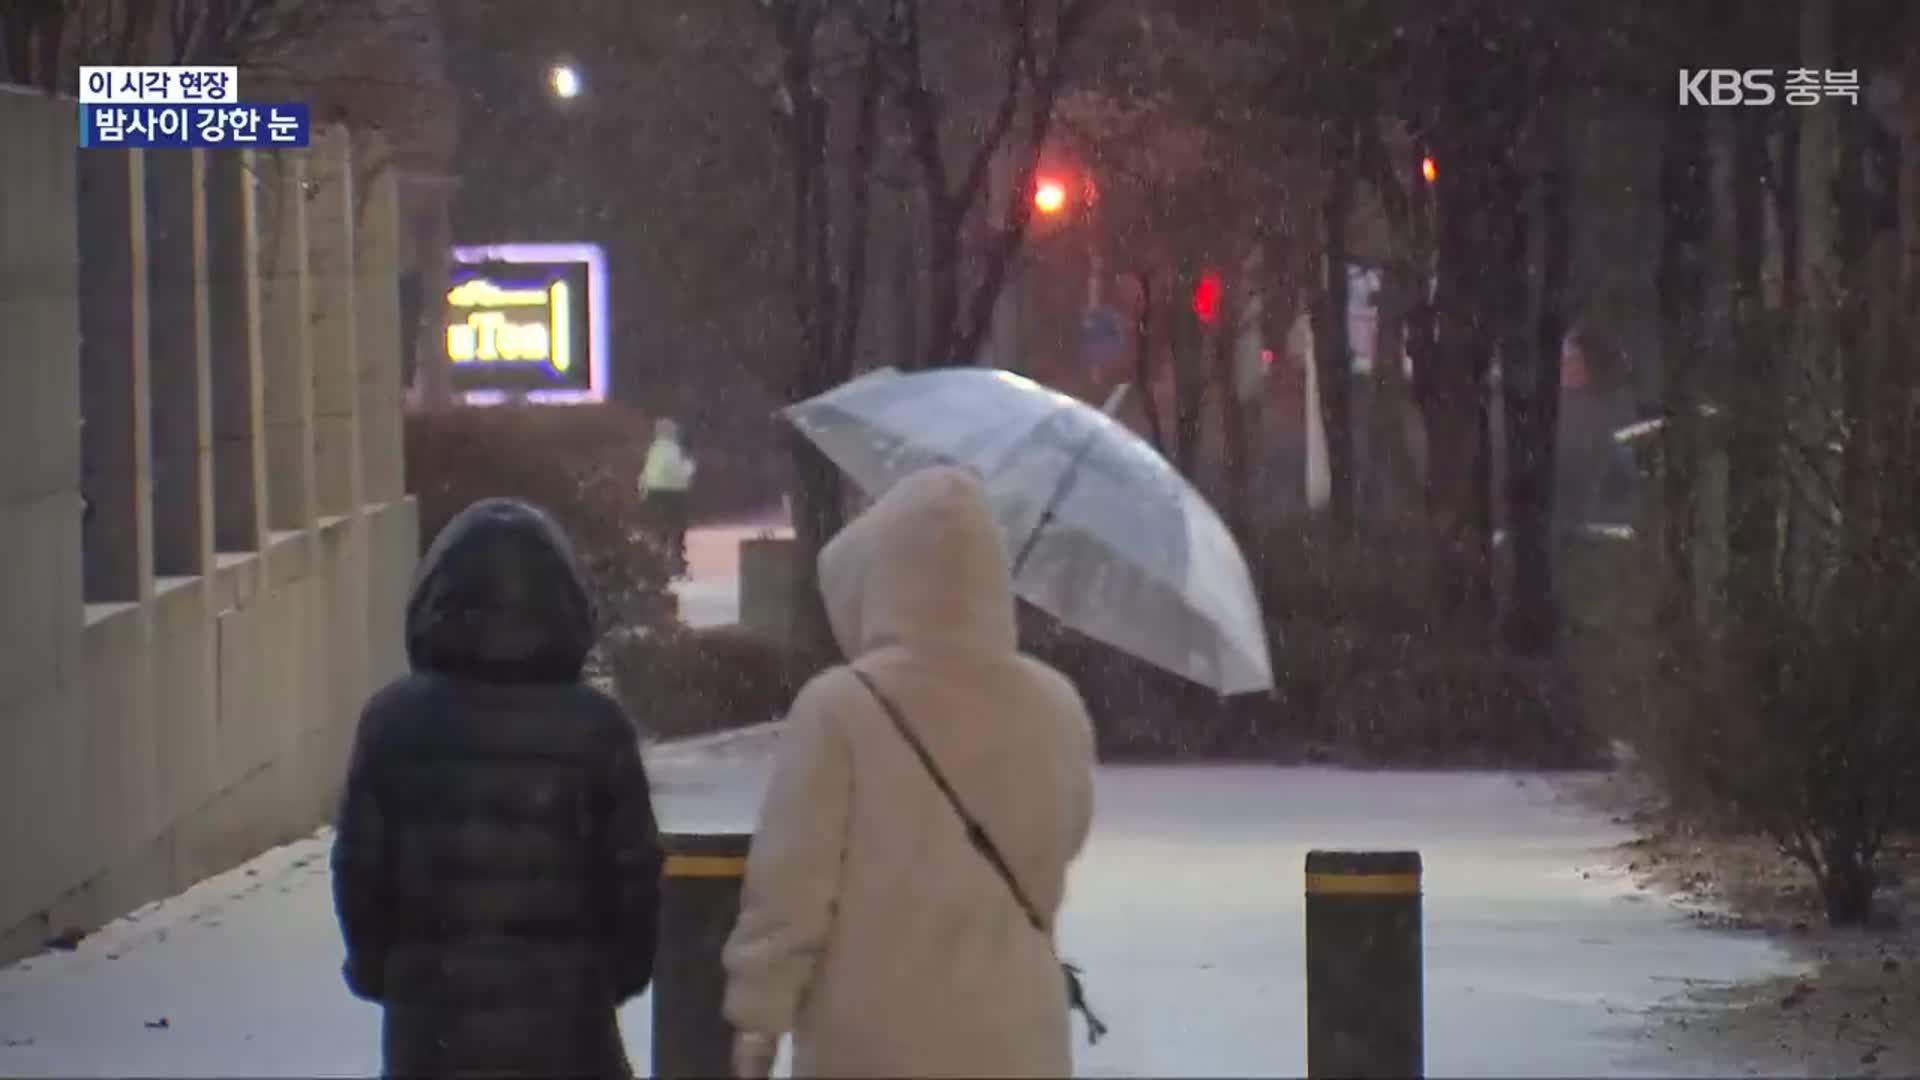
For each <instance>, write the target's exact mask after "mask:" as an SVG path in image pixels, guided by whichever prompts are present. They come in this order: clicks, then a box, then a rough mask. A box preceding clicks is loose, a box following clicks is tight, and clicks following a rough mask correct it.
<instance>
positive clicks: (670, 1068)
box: [653, 833, 752, 1080]
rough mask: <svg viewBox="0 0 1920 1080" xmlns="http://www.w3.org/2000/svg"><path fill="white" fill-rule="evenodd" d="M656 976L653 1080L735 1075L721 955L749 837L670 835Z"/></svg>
mask: <svg viewBox="0 0 1920 1080" xmlns="http://www.w3.org/2000/svg"><path fill="white" fill-rule="evenodd" d="M662 840H663V841H664V843H665V846H666V851H667V860H666V868H665V880H664V881H663V882H662V884H661V896H660V950H659V954H658V958H657V959H656V961H655V963H654V979H653V1075H654V1076H655V1077H657V1078H660V1080H691V1078H693V1077H715V1076H731V1075H733V1062H732V1060H731V1058H732V1048H733V1028H732V1027H731V1026H729V1025H728V1024H727V1021H726V1017H725V1016H723V1015H722V1014H721V1011H720V1008H721V1002H722V999H723V998H724V996H725V993H726V983H727V977H726V972H725V971H724V970H723V969H722V968H721V966H720V950H721V948H722V947H723V946H724V945H725V944H726V941H727V935H728V934H729V933H731V932H732V931H733V923H734V920H735V919H736V918H737V917H738V916H739V914H740V886H741V883H742V881H743V880H744V879H745V877H746V872H747V845H748V843H749V842H750V841H751V840H752V837H751V836H750V835H748V834H745V833H668V834H666V835H665V836H663V837H662Z"/></svg>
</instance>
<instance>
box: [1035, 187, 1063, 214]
mask: <svg viewBox="0 0 1920 1080" xmlns="http://www.w3.org/2000/svg"><path fill="white" fill-rule="evenodd" d="M1066 205H1067V188H1066V185H1065V184H1062V183H1061V182H1060V181H1058V180H1054V179H1052V178H1048V179H1045V180H1042V181H1040V184H1039V186H1038V187H1036V188H1034V189H1033V208H1034V209H1035V210H1038V211H1040V212H1041V213H1043V214H1049V215H1051V214H1057V213H1059V212H1060V211H1061V210H1063V209H1065V208H1066Z"/></svg>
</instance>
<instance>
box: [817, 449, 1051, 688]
mask: <svg viewBox="0 0 1920 1080" xmlns="http://www.w3.org/2000/svg"><path fill="white" fill-rule="evenodd" d="M819 571H820V594H821V598H822V599H823V600H824V601H825V603H826V608H827V618H828V620H829V621H830V622H831V623H832V626H833V636H834V638H835V639H836V640H837V641H838V642H839V644H840V651H841V652H842V653H843V654H844V655H845V656H846V657H847V659H849V660H852V659H855V658H857V657H860V656H862V655H865V654H866V653H869V652H872V651H874V650H876V649H880V648H885V647H887V646H890V645H904V646H908V647H911V648H917V649H930V650H939V651H954V650H959V651H967V652H1013V651H1015V649H1016V648H1017V647H1018V644H1017V643H1018V632H1017V630H1016V628H1015V622H1014V600H1013V578H1012V573H1011V560H1010V559H1009V558H1008V555H1007V546H1006V541H1005V539H1004V538H1003V536H1002V535H1001V532H1000V527H999V525H998V524H997V523H996V522H995V521H994V518H993V511H992V509H991V508H990V507H989V506H988V504H987V496H986V490H985V489H984V488H983V487H982V486H981V484H980V480H979V478H978V477H976V476H975V475H974V474H973V473H972V472H971V471H969V470H967V469H964V468H958V467H954V466H944V465H943V466H935V467H933V468H928V469H922V470H920V471H919V472H916V473H913V474H911V475H909V476H907V477H906V478H905V479H903V480H901V481H900V482H899V483H897V484H895V485H894V486H893V487H892V488H891V489H889V490H888V491H887V493H886V494H885V495H883V496H881V497H880V499H879V500H878V501H877V502H875V503H874V504H873V505H872V506H870V507H868V508H867V510H866V511H865V512H864V513H862V514H861V515H860V516H859V517H856V518H855V519H854V520H853V521H852V522H850V523H848V525H847V527H846V528H844V529H842V530H840V533H839V535H837V536H835V537H834V538H833V540H832V541H831V542H830V543H828V544H827V546H826V547H825V548H824V549H823V550H822V551H821V552H820V562H819Z"/></svg>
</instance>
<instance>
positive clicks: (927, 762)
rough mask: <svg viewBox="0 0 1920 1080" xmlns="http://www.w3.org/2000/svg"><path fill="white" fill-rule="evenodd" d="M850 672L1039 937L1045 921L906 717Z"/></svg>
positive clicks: (867, 679)
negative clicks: (943, 800)
mask: <svg viewBox="0 0 1920 1080" xmlns="http://www.w3.org/2000/svg"><path fill="white" fill-rule="evenodd" d="M850 670H851V671H852V672H853V675H854V678H856V679H859V680H860V682H861V684H862V685H864V686H865V687H866V688H867V692H868V693H870V694H872V695H873V699H874V700H875V701H877V702H879V703H880V708H881V711H883V712H885V713H886V714H887V719H889V720H892V721H893V726H894V728H895V729H896V730H898V731H899V732H900V737H901V738H902V739H905V740H906V743H907V745H908V746H910V747H912V748H913V754H914V756H915V757H917V758H919V759H920V764H921V765H922V766H924V767H925V768H926V770H927V775H928V776H931V777H932V778H933V783H934V786H935V787H938V788H939V789H940V793H941V794H942V795H945V796H946V797H947V802H948V803H949V804H951V805H952V807H953V812H954V814H956V815H957V816H958V817H959V818H960V823H961V824H962V825H964V826H965V827H966V830H967V840H968V841H969V842H971V843H972V844H973V846H974V849H975V850H977V851H978V852H980V856H981V857H982V858H984V859H986V860H987V864H988V865H989V866H992V867H993V869H994V871H995V872H996V873H998V874H999V875H1000V880H1001V881H1002V882H1005V883H1006V886H1007V891H1008V892H1010V893H1012V894H1013V899H1014V902H1015V903H1017V904H1019V905H1020V910H1021V911H1022V912H1023V913H1025V915H1026V917H1027V922H1028V923H1030V924H1032V926H1033V928H1034V929H1035V930H1038V931H1040V932H1041V933H1042V934H1045V933H1047V921H1046V920H1045V919H1043V918H1041V917H1040V912H1039V910H1038V909H1037V908H1035V907H1034V906H1033V903H1032V901H1030V900H1028V899H1027V894H1026V892H1025V891H1024V890H1022V889H1021V888H1020V881H1019V879H1018V878H1015V877H1014V876H1013V869H1012V868H1011V867H1009V866H1008V865H1007V860H1006V859H1004V858H1002V857H1001V855H1000V849H999V848H998V847H995V846H994V843H993V838H992V837H991V836H988V835H987V830H986V827H985V826H983V825H981V824H980V821H979V819H978V818H975V817H974V816H973V815H972V814H971V813H969V812H968V811H967V806H966V804H965V803H963V802H961V801H960V793H959V792H957V791H955V790H953V785H952V784H950V783H948V782H947V777H946V774H944V773H942V772H941V771H940V766H939V765H938V764H937V763H936V762H935V761H934V760H933V754H931V753H930V752H928V750H927V746H926V744H925V743H923V742H921V741H920V736H919V735H918V734H916V733H915V732H914V730H913V727H912V726H911V725H909V724H908V723H907V718H906V717H905V716H904V715H902V714H901V712H900V707H899V706H898V705H895V704H894V703H893V699H892V698H890V697H888V696H887V695H886V694H884V693H882V692H881V691H880V687H879V686H877V685H875V684H874V681H873V679H872V677H870V676H869V675H868V674H867V673H866V672H864V671H861V670H860V669H859V668H851V669H850Z"/></svg>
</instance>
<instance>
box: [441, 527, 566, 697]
mask: <svg viewBox="0 0 1920 1080" xmlns="http://www.w3.org/2000/svg"><path fill="white" fill-rule="evenodd" d="M593 641H594V630H593V604H592V602H591V601H590V599H589V598H588V595H587V589H586V586H585V584H584V582H583V581H582V579H581V576H580V570H579V565H578V563H577V561H576V560H575V558H574V553H573V545H572V544H570V543H569V542H568V541H567V538H566V534H564V533H562V532H561V531H560V527H559V526H558V525H556V524H555V523H554V522H553V519H551V518H549V517H548V516H547V515H546V514H545V513H543V512H541V511H540V510H538V509H537V508H535V507H533V506H530V505H528V504H526V503H523V502H520V501H518V500H514V499H483V500H481V501H480V502H477V503H474V504H473V505H472V506H469V507H467V508H466V509H465V510H463V511H461V512H460V513H459V514H458V515H457V516H456V517H454V519H453V520H452V521H450V522H448V523H447V525H446V527H445V528H443V529H441V530H440V535H439V536H437V537H435V538H434V541H433V546H432V547H430V548H428V549H427V553H426V555H425V556H423V557H422V558H421V560H420V565H419V567H418V569H417V570H416V571H415V573H414V581H413V594H412V596H411V597H410V598H409V599H408V601H407V659H408V661H409V662H410V663H411V664H412V665H413V669H414V670H415V671H432V672H438V673H441V674H447V675H457V676H461V677H464V678H471V679H478V680H482V681H486V682H571V681H573V680H575V679H577V678H579V676H580V670H581V668H582V667H583V666H584V665H585V663H586V657H587V651H588V650H589V649H591V648H592V647H593Z"/></svg>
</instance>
